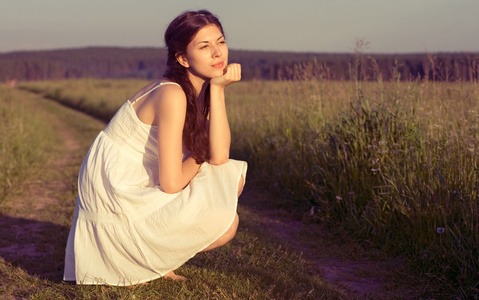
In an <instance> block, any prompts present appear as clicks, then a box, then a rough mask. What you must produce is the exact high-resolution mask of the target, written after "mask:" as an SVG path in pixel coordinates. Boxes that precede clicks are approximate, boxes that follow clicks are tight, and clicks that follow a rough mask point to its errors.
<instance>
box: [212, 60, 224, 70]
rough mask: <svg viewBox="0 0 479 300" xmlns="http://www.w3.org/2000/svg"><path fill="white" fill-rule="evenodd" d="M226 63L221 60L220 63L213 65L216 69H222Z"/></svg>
mask: <svg viewBox="0 0 479 300" xmlns="http://www.w3.org/2000/svg"><path fill="white" fill-rule="evenodd" d="M224 65H225V63H224V62H222V61H220V62H219V63H216V64H214V65H212V67H213V68H216V69H222V68H223V67H224Z"/></svg>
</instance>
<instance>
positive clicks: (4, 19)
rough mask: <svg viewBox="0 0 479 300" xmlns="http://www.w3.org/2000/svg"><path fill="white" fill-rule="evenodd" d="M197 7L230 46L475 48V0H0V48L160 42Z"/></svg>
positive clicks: (478, 18)
mask: <svg viewBox="0 0 479 300" xmlns="http://www.w3.org/2000/svg"><path fill="white" fill-rule="evenodd" d="M202 8H206V9H208V10H210V11H211V12H213V13H214V14H216V15H217V16H218V17H219V18H220V21H221V22H222V24H223V27H224V29H225V32H226V37H227V42H228V45H229V47H230V48H231V49H246V50H275V51H299V52H352V51H353V50H354V44H355V42H356V41H357V40H358V39H362V40H364V41H367V42H369V47H368V49H366V51H367V52H373V53H408V52H425V51H429V52H457V51H461V52H479V0H394V1H393V0H205V1H201V0H181V1H179V0H178V1H174V0H1V2H0V52H10V51H15V50H37V49H58V48H74V47H85V46H126V47H143V46H153V47H163V46H164V43H163V33H164V31H165V29H166V27H167V25H168V23H169V22H170V21H171V20H172V19H173V18H174V17H175V16H177V15H178V14H180V13H181V12H183V11H185V10H197V9H202Z"/></svg>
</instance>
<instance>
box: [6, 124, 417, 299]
mask: <svg viewBox="0 0 479 300" xmlns="http://www.w3.org/2000/svg"><path fill="white" fill-rule="evenodd" d="M55 122H59V121H58V120H55ZM58 128H61V130H59V134H60V135H61V136H62V138H63V139H64V145H63V147H64V151H61V153H62V155H61V156H59V157H57V158H56V159H54V160H53V161H52V162H51V163H50V164H49V165H48V168H49V170H48V172H52V171H53V172H60V173H59V174H58V176H56V177H55V178H56V179H55V180H51V179H46V178H43V177H42V176H41V174H40V175H39V176H38V178H37V180H36V181H34V182H29V183H27V184H26V186H25V187H24V189H23V191H22V193H20V194H19V195H17V196H13V199H12V200H11V201H10V203H11V205H10V206H11V208H10V209H9V210H8V211H7V212H4V213H3V214H0V236H1V237H2V239H1V240H0V257H2V258H4V259H5V260H6V261H8V262H11V263H12V264H13V265H18V266H19V267H21V268H23V269H24V270H26V271H27V272H29V273H30V274H36V275H38V276H39V277H47V278H50V279H53V280H54V281H56V282H60V281H61V279H62V278H61V277H62V272H63V261H62V260H60V261H59V260H58V257H62V255H63V254H62V253H64V249H65V245H64V242H65V241H66V236H67V235H68V230H69V228H68V226H66V225H61V224H55V223H53V222H51V221H50V220H45V219H43V218H44V217H42V216H43V215H44V214H43V213H42V211H43V210H46V209H49V208H51V207H59V205H60V204H59V203H58V201H59V200H58V197H57V196H56V195H58V193H61V192H69V191H71V190H72V186H71V179H70V178H65V176H61V170H64V169H68V168H69V167H71V161H72V160H73V157H72V155H74V154H73V153H75V150H77V149H78V147H79V145H78V144H77V143H76V141H75V139H74V138H73V134H72V132H71V131H70V129H68V127H67V126H62V124H58ZM48 177H49V178H50V177H51V176H48ZM278 202H279V200H278V198H277V197H273V196H272V195H271V194H270V193H268V192H265V191H261V190H260V189H259V188H258V185H257V184H255V182H248V183H247V185H246V187H245V190H244V191H243V194H242V196H241V198H240V208H239V213H240V220H241V221H240V224H241V225H240V230H241V227H243V228H248V227H250V228H254V230H255V231H260V234H262V235H263V236H264V238H268V239H271V240H272V242H275V243H280V244H284V245H285V246H286V247H289V248H290V249H292V250H294V251H296V252H300V253H302V258H303V260H304V262H305V263H306V264H307V266H308V267H309V268H310V270H311V272H313V273H315V274H317V275H319V276H320V277H322V278H324V279H325V280H327V281H328V282H329V283H330V284H331V285H334V286H338V287H340V288H342V289H343V290H345V291H346V293H347V294H348V295H349V296H350V298H351V299H358V298H359V299H411V298H416V296H417V295H416V291H415V288H414V285H411V282H414V280H413V279H412V278H409V277H408V276H406V275H405V274H406V272H405V267H404V266H405V262H404V261H402V260H401V259H391V258H387V257H385V256H384V255H382V254H381V253H379V252H378V251H374V250H368V251H366V250H364V248H363V247H361V246H359V245H358V244H356V243H355V242H354V241H351V240H350V239H348V238H347V237H346V235H345V234H343V233H341V232H340V231H338V230H332V229H331V228H328V227H327V226H324V225H321V224H318V222H316V221H314V220H313V219H312V218H311V217H310V215H309V211H307V212H304V213H299V214H298V212H294V213H291V212H287V211H285V210H284V209H283V208H281V207H278ZM49 215H50V216H51V213H49ZM52 232H56V233H58V234H56V235H53V234H51V233H52ZM45 233H50V234H45ZM53 258H57V259H53ZM53 261H57V263H52V262H53ZM404 287H408V288H407V289H405V288H404Z"/></svg>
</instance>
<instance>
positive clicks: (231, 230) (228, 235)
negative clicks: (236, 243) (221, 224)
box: [223, 214, 239, 245]
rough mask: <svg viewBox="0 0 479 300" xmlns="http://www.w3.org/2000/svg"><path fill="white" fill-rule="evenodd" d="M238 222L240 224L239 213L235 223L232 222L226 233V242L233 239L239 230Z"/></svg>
mask: <svg viewBox="0 0 479 300" xmlns="http://www.w3.org/2000/svg"><path fill="white" fill-rule="evenodd" d="M238 224H239V217H238V214H236V216H235V219H234V221H233V224H231V226H230V228H229V229H228V231H227V232H226V233H225V235H224V244H226V243H227V242H229V241H231V240H232V239H233V238H234V237H235V235H236V231H237V230H238ZM224 244H223V245H224Z"/></svg>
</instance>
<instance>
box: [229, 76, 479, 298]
mask: <svg viewBox="0 0 479 300" xmlns="http://www.w3.org/2000/svg"><path fill="white" fill-rule="evenodd" d="M248 85H250V87H251V91H250V93H249V94H253V93H254V92H255V90H259V91H260V96H258V97H264V98H263V99H266V100H263V101H262V102H261V104H259V103H257V104H256V105H252V102H249V101H248V100H244V99H243V100H241V97H242V95H244V93H241V92H240V93H238V96H236V98H237V99H236V102H237V103H236V102H235V105H237V107H236V106H235V107H232V108H231V110H232V111H233V113H232V114H231V116H232V119H233V120H234V122H235V123H234V125H232V128H234V130H235V135H236V136H238V137H239V138H236V139H235V140H240V141H241V140H243V139H244V140H246V143H242V144H240V145H238V148H236V151H238V153H248V159H249V161H250V162H251V163H252V165H253V166H254V167H255V168H254V170H255V172H257V174H256V176H257V177H259V178H262V179H263V180H264V181H265V182H266V183H267V184H268V186H273V187H275V189H276V191H278V192H281V193H283V194H287V195H290V197H291V199H292V200H293V201H295V202H296V203H297V204H298V205H302V206H303V207H305V206H306V207H305V208H309V210H310V212H311V214H312V215H313V217H315V218H317V219H318V220H319V221H322V222H329V223H331V224H341V225H342V226H343V227H345V228H347V229H348V230H349V231H350V232H351V233H352V234H353V235H355V236H357V237H358V238H360V239H362V240H365V241H368V242H369V243H371V244H372V245H374V246H377V247H381V248H385V249H389V250H392V251H394V253H398V254H402V255H406V256H408V257H409V258H411V260H412V261H413V264H414V266H416V267H417V269H418V270H419V272H421V273H422V274H424V275H427V276H430V277H432V278H434V280H435V281H436V288H437V290H438V292H439V293H444V294H448V295H449V293H453V294H456V295H459V296H463V297H465V298H467V297H470V296H471V295H475V294H477V292H478V288H479V286H478V285H479V275H478V274H479V262H478V257H479V251H478V246H479V244H478V242H479V235H478V227H479V222H478V216H479V212H478V207H477V206H478V189H479V162H478V154H479V151H478V150H479V149H478V146H477V145H479V143H478V142H479V141H478V139H479V135H478V129H479V114H478V112H479V91H478V86H477V84H472V83H454V84H452V83H450V84H447V83H435V82H419V81H418V82H399V81H398V82H388V83H383V82H375V83H370V82H369V83H368V82H362V83H354V82H323V81H319V82H318V81H316V82H282V83H263V86H262V87H261V88H257V87H254V84H248ZM272 85H275V88H274V91H275V92H270V91H269V90H268V87H269V86H272ZM243 88H244V87H243ZM240 90H241V87H238V90H237V91H236V92H238V91H240ZM233 94H234V92H233ZM252 99H253V98H252ZM253 101H254V100H253ZM256 101H258V100H256ZM249 105H252V107H245V106H249ZM248 115H249V116H251V119H252V121H250V120H249V119H248ZM236 122H237V123H239V124H241V125H240V126H237V124H236ZM242 126H243V127H242ZM245 133H246V134H245ZM243 135H246V137H244V136H243Z"/></svg>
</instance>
